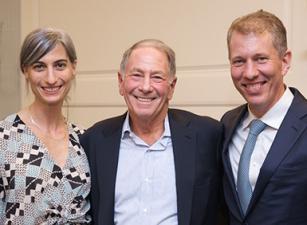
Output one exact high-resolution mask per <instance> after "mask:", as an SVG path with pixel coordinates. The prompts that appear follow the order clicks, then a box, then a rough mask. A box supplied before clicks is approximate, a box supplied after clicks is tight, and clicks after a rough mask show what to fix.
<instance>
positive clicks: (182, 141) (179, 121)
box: [169, 111, 196, 225]
mask: <svg viewBox="0 0 307 225" xmlns="http://www.w3.org/2000/svg"><path fill="white" fill-rule="evenodd" d="M169 121H170V128H171V135H172V144H173V151H174V160H175V172H176V188H177V209H178V224H179V225H189V224H190V217H191V207H192V199H193V185H194V176H195V151H194V150H195V149H196V137H195V134H194V132H193V131H192V130H190V129H189V128H188V127H187V123H188V121H187V120H186V118H176V115H175V114H174V113H172V112H171V111H170V113H169Z"/></svg>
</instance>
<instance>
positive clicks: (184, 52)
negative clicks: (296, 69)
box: [39, 0, 285, 71]
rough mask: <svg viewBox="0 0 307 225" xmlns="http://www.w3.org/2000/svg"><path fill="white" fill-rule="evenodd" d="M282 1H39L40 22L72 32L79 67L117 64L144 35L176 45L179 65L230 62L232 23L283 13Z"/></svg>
mask: <svg viewBox="0 0 307 225" xmlns="http://www.w3.org/2000/svg"><path fill="white" fill-rule="evenodd" d="M283 2H285V1H282V0H271V1H267V0H258V1H246V0H232V1H227V0H215V1H209V0H155V1H143V0H129V1H120V0H112V1H110V0H87V1H84V0H70V1H69V0H66V1H63V0H53V1H50V0H40V1H39V24H40V25H41V26H57V27H61V28H63V29H65V30H67V31H68V32H69V33H70V34H71V35H72V37H73V39H74V41H75V43H76V45H77V49H78V53H79V59H80V60H79V61H80V62H79V69H80V70H81V71H93V70H94V71H97V70H98V71H100V70H112V69H115V68H118V65H119V61H120V57H121V54H122V53H123V51H124V50H125V49H126V48H127V47H128V46H130V45H131V44H132V43H134V42H136V41H138V40H140V39H144V38H158V39H161V40H163V41H165V42H166V43H168V44H169V45H170V46H172V47H173V48H174V49H175V51H176V53H177V59H178V60H177V62H178V66H199V65H220V64H226V63H227V54H226V43H225V38H226V31H227V28H228V26H229V24H230V22H231V21H232V20H233V19H234V18H235V17H237V16H238V15H242V14H245V13H246V12H250V11H253V10H256V9H259V8H265V9H267V10H270V11H272V12H274V13H276V14H277V15H279V16H281V18H283V17H284V14H285V10H284V3H283ZM229 9H230V10H229Z"/></svg>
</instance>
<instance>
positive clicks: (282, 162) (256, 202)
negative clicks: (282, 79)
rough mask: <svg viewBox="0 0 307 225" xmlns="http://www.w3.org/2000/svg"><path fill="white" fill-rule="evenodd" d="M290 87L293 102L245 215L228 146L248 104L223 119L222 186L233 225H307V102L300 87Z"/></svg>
mask: <svg viewBox="0 0 307 225" xmlns="http://www.w3.org/2000/svg"><path fill="white" fill-rule="evenodd" d="M290 90H291V92H292V93H293V94H294V99H293V102H292V104H291V106H290V108H289V110H288V112H287V114H286V116H285V118H284V120H283V122H282V124H281V126H280V128H279V130H278V132H277V134H276V137H275V139H274V141H273V143H272V146H271V148H270V150H269V153H268V155H267V157H266V159H265V161H264V163H263V165H262V167H261V169H260V173H259V177H258V179H257V182H256V186H255V190H254V192H253V195H252V199H251V202H250V205H249V207H248V209H247V213H246V215H245V216H243V214H242V212H241V207H240V203H239V199H238V195H237V192H236V187H235V182H234V178H233V173H232V169H231V165H230V161H229V155H228V145H229V142H230V141H231V139H232V136H233V134H234V132H235V130H236V128H237V126H238V124H239V123H240V121H241V119H242V118H243V117H244V115H245V113H246V112H247V105H246V104H245V105H242V106H240V107H238V108H236V109H234V110H231V111H229V112H227V113H226V114H225V115H224V116H223V118H222V122H223V124H224V128H225V142H224V148H223V153H222V158H223V165H224V170H225V176H224V179H223V185H224V194H225V198H226V203H227V205H228V208H229V214H230V224H231V225H239V224H240V225H241V224H248V225H307V129H306V128H307V101H306V99H305V98H304V97H303V96H302V95H301V93H300V92H299V91H298V90H296V89H294V88H290Z"/></svg>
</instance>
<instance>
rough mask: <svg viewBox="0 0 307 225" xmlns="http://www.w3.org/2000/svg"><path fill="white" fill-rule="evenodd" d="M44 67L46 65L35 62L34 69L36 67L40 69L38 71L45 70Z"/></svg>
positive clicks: (36, 69)
mask: <svg viewBox="0 0 307 225" xmlns="http://www.w3.org/2000/svg"><path fill="white" fill-rule="evenodd" d="M44 68H45V66H44V65H43V64H34V65H33V69H34V70H35V71H38V72H40V71H43V70H44Z"/></svg>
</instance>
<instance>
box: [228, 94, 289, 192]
mask: <svg viewBox="0 0 307 225" xmlns="http://www.w3.org/2000/svg"><path fill="white" fill-rule="evenodd" d="M293 98H294V96H293V94H292V93H291V91H290V89H289V88H286V90H285V92H284V94H283V95H282V97H281V98H280V99H279V100H278V102H276V103H275V105H274V106H273V107H272V108H271V109H270V110H269V111H268V112H266V113H265V114H264V115H263V116H262V117H261V118H258V119H260V120H261V121H262V122H264V123H265V124H266V125H267V127H266V128H265V129H264V130H263V131H262V132H261V133H260V134H259V135H258V137H257V141H256V144H255V147H254V151H253V153H252V156H251V160H250V168H249V180H250V183H251V186H252V189H253V190H254V188H255V186H256V182H257V178H258V176H259V172H260V169H261V167H262V164H263V162H264V160H265V158H266V156H267V154H268V152H269V150H270V148H271V145H272V143H273V141H274V138H275V136H276V134H277V131H278V129H279V127H280V125H281V123H282V121H283V119H284V117H285V116H286V114H287V111H288V109H289V108H290V105H291V103H292V100H293ZM253 119H256V116H254V115H253V114H252V113H251V111H250V110H249V109H248V113H247V114H246V116H245V118H244V119H242V120H241V122H240V124H239V125H238V127H237V130H236V131H235V133H234V135H233V138H232V141H231V142H230V144H229V158H230V163H231V167H232V172H233V175H234V179H235V183H236V184H237V174H238V166H239V161H240V156H241V153H242V150H243V146H244V144H245V141H246V139H247V136H248V132H249V126H250V123H251V121H252V120H253Z"/></svg>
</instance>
